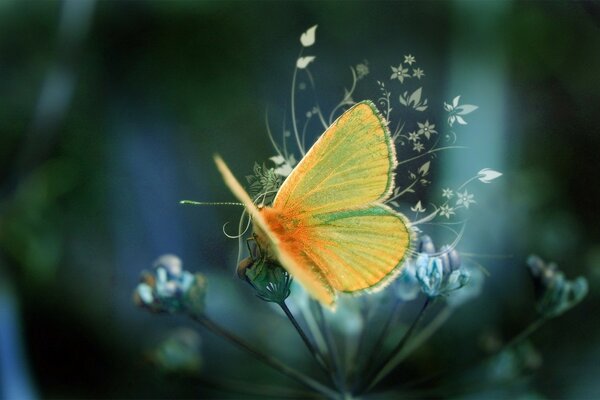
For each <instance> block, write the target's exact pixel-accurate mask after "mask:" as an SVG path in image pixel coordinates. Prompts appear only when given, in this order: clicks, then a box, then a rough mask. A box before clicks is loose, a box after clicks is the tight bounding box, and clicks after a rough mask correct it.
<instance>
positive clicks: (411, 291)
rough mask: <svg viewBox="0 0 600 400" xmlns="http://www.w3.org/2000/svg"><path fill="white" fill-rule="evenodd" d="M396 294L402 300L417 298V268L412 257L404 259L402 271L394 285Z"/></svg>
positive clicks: (419, 288) (418, 290)
mask: <svg viewBox="0 0 600 400" xmlns="http://www.w3.org/2000/svg"><path fill="white" fill-rule="evenodd" d="M395 289H396V296H398V297H399V298H400V299H401V300H403V301H411V300H414V299H416V298H417V296H418V295H419V292H420V291H421V287H420V285H419V280H418V279H417V269H416V266H415V262H414V260H412V259H408V260H406V262H405V263H404V268H403V270H402V273H401V274H400V276H399V277H398V280H397V282H396V285H395Z"/></svg>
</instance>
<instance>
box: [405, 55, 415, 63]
mask: <svg viewBox="0 0 600 400" xmlns="http://www.w3.org/2000/svg"><path fill="white" fill-rule="evenodd" d="M416 61H417V60H415V57H414V56H413V55H411V54H409V55H407V56H404V63H405V64H408V65H413V63H414V62H416Z"/></svg>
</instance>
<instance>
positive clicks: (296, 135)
mask: <svg viewBox="0 0 600 400" xmlns="http://www.w3.org/2000/svg"><path fill="white" fill-rule="evenodd" d="M302 50H303V49H301V50H300V54H298V58H300V57H301V56H302ZM296 75H298V67H295V68H294V75H293V76H292V91H291V108H292V127H293V128H294V136H295V137H296V144H297V145H298V150H299V151H300V155H301V156H302V157H304V155H305V154H306V151H304V147H303V146H302V142H301V141H300V134H299V133H298V124H297V121H296Z"/></svg>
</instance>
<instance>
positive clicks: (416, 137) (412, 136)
mask: <svg viewBox="0 0 600 400" xmlns="http://www.w3.org/2000/svg"><path fill="white" fill-rule="evenodd" d="M419 137H421V135H420V134H419V133H417V132H415V131H412V132H409V133H408V140H410V141H413V142H416V141H417V140H419Z"/></svg>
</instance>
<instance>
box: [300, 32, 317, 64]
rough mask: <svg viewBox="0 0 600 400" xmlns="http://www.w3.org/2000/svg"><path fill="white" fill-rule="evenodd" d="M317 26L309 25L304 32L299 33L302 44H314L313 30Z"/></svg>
mask: <svg viewBox="0 0 600 400" xmlns="http://www.w3.org/2000/svg"><path fill="white" fill-rule="evenodd" d="M317 26H318V25H314V26H311V27H310V28H308V29H307V30H306V32H304V33H303V34H302V35H300V43H302V46H304V47H310V46H312V45H313V44H315V31H316V30H317ZM299 68H300V67H299Z"/></svg>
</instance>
